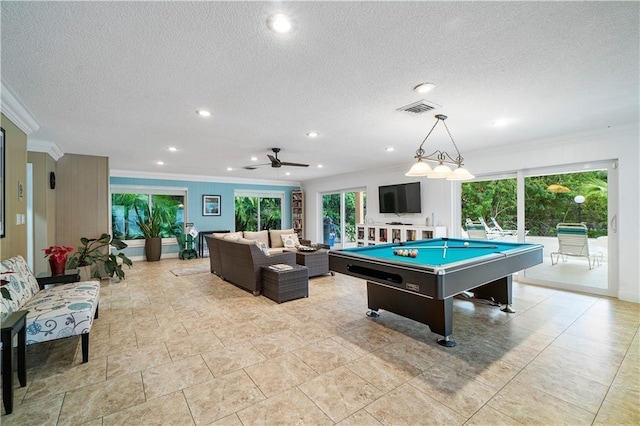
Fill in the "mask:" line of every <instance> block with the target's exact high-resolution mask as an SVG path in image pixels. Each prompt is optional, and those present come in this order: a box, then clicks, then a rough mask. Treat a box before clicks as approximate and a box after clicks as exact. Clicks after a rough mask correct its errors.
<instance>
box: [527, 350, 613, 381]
mask: <svg viewBox="0 0 640 426" xmlns="http://www.w3.org/2000/svg"><path fill="white" fill-rule="evenodd" d="M577 349H578V348H574V349H573V350H568V349H564V348H558V347H554V346H549V347H548V348H547V349H545V350H544V351H542V352H541V353H540V355H538V357H537V358H536V359H535V360H534V361H533V362H532V364H534V365H538V364H539V365H556V366H557V367H558V368H560V369H561V370H563V371H567V372H571V373H574V374H576V375H579V376H582V377H584V378H587V379H590V380H593V381H596V382H598V383H601V384H603V385H605V386H610V385H611V382H613V378H614V377H615V375H616V372H617V371H618V367H619V366H620V363H621V361H619V360H617V359H618V357H616V356H614V357H610V356H606V355H602V356H595V355H594V354H590V353H587V352H582V351H580V352H578V351H576V350H577ZM616 360H617V361H616Z"/></svg>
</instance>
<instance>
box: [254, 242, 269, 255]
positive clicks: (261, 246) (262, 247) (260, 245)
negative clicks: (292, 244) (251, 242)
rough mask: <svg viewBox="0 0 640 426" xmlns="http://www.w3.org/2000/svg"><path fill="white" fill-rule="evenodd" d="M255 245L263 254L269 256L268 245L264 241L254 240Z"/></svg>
mask: <svg viewBox="0 0 640 426" xmlns="http://www.w3.org/2000/svg"><path fill="white" fill-rule="evenodd" d="M256 245H257V246H258V248H259V249H260V250H262V252H263V253H264V254H265V256H269V246H268V245H267V244H266V243H264V242H262V241H256Z"/></svg>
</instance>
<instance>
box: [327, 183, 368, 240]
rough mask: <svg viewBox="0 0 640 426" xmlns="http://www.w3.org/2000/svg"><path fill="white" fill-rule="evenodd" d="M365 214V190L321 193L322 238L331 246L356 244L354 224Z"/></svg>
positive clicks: (359, 221)
mask: <svg viewBox="0 0 640 426" xmlns="http://www.w3.org/2000/svg"><path fill="white" fill-rule="evenodd" d="M365 214H366V192H365V191H364V190H344V191H340V192H334V193H328V194H323V195H322V237H323V238H322V239H323V243H324V244H327V245H329V246H331V247H333V248H347V247H355V246H356V224H357V223H363V222H364V217H365Z"/></svg>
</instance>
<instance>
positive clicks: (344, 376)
mask: <svg viewBox="0 0 640 426" xmlns="http://www.w3.org/2000/svg"><path fill="white" fill-rule="evenodd" d="M298 388H299V389H300V390H301V391H302V392H304V393H305V395H307V396H308V397H309V398H310V399H311V400H312V401H313V402H314V403H315V404H316V405H317V406H318V407H320V409H321V410H322V411H323V412H324V413H325V414H327V415H328V416H329V417H330V418H331V420H333V421H334V422H339V421H340V420H343V419H344V418H346V417H348V416H350V415H352V414H353V413H355V412H356V411H359V410H360V409H362V408H364V407H365V406H366V405H368V404H369V403H371V402H373V401H374V400H376V399H377V398H378V397H379V396H381V395H382V391H380V390H379V389H377V388H376V387H375V386H373V385H372V384H371V383H369V382H367V381H366V380H364V379H362V378H360V377H359V376H358V375H356V374H355V373H353V372H352V371H350V370H349V369H347V368H346V367H340V368H338V369H336V370H333V371H331V372H329V373H327V374H324V375H322V376H319V377H316V378H315V379H313V380H311V381H309V382H307V383H304V384H302V385H300V386H298Z"/></svg>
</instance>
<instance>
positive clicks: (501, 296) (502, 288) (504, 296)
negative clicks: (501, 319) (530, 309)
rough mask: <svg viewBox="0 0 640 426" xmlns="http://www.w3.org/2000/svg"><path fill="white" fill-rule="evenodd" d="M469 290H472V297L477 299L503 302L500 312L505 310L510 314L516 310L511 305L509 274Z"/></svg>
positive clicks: (510, 278)
mask: <svg viewBox="0 0 640 426" xmlns="http://www.w3.org/2000/svg"><path fill="white" fill-rule="evenodd" d="M471 291H472V292H473V295H474V297H476V298H477V299H488V300H495V301H497V302H499V303H501V304H504V305H505V306H504V308H503V309H501V311H502V312H507V313H510V314H513V313H515V312H516V311H514V310H513V308H512V307H511V303H512V299H513V278H512V277H511V275H508V276H506V277H504V278H500V279H497V280H495V281H492V282H490V283H487V284H484V285H481V286H480V287H476V288H474V289H473V290H471Z"/></svg>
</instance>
